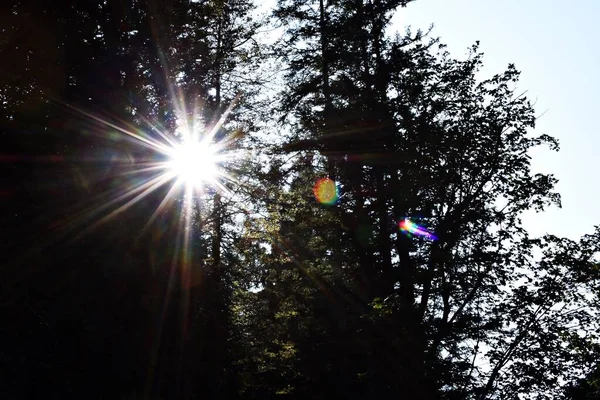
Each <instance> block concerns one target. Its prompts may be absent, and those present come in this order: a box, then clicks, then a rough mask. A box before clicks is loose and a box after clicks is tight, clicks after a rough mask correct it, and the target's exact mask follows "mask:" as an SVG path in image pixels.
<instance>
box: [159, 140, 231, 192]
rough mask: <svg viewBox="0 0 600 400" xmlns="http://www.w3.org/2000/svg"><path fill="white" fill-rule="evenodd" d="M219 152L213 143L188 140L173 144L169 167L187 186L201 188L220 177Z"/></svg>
mask: <svg viewBox="0 0 600 400" xmlns="http://www.w3.org/2000/svg"><path fill="white" fill-rule="evenodd" d="M217 152H218V149H217V148H216V146H215V145H212V144H211V143H208V142H206V141H202V142H200V141H194V140H188V141H186V142H184V143H181V144H177V145H175V146H173V148H172V149H171V151H170V152H169V158H170V161H169V163H168V169H169V170H170V171H171V172H172V173H173V174H174V175H175V176H177V177H178V179H180V180H181V181H182V182H183V183H184V184H185V185H186V186H191V187H193V188H199V187H201V186H202V185H205V184H207V183H209V184H210V183H212V182H214V181H215V180H216V179H217V178H218V175H219V170H218V156H217Z"/></svg>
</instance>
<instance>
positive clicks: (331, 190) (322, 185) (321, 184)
mask: <svg viewBox="0 0 600 400" xmlns="http://www.w3.org/2000/svg"><path fill="white" fill-rule="evenodd" d="M313 193H314V194H315V198H316V199H317V201H318V202H319V203H321V204H327V205H333V204H335V202H336V201H337V200H338V197H339V193H338V188H337V185H336V184H335V182H334V181H333V180H331V179H329V178H321V179H319V180H318V181H317V183H315V186H314V187H313Z"/></svg>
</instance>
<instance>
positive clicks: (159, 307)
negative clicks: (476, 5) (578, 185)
mask: <svg viewBox="0 0 600 400" xmlns="http://www.w3.org/2000/svg"><path fill="white" fill-rule="evenodd" d="M410 3H411V1H405V0H402V1H398V0H359V1H357V0H335V1H328V0H316V1H313V0H279V1H278V2H277V4H276V5H275V6H274V8H273V10H272V12H269V13H264V12H262V11H261V9H260V8H259V7H258V6H259V4H258V3H256V4H254V3H253V2H252V1H250V0H231V1H229V0H218V1H217V0H214V1H209V0H129V1H117V0H106V1H103V2H75V1H61V2H57V3H52V2H38V1H35V0H11V1H6V2H4V3H3V4H2V6H1V9H0V19H1V21H2V23H1V25H0V26H1V27H2V30H1V33H0V58H1V59H2V60H5V61H4V62H3V66H2V67H1V69H0V99H1V101H0V138H1V139H0V140H2V149H3V150H2V151H1V152H0V154H2V155H0V159H1V160H2V161H3V162H2V163H1V164H0V165H1V166H2V170H3V172H4V173H3V174H2V183H3V185H2V187H3V188H4V189H3V191H1V192H0V199H1V201H2V206H3V210H4V213H3V214H4V215H3V216H2V219H1V220H0V221H2V224H3V225H2V226H3V229H2V241H1V243H2V246H3V250H4V251H3V252H2V255H3V267H2V269H0V274H1V280H0V282H2V284H1V285H0V288H1V289H0V316H1V317H2V321H3V324H2V326H1V327H0V338H1V339H2V345H1V346H0V371H1V373H2V376H3V377H5V379H4V381H5V382H3V383H1V384H0V395H3V397H6V398H32V397H39V396H47V395H48V393H52V394H53V395H54V394H55V395H56V396H57V397H58V396H61V397H87V398H93V399H94V398H98V399H103V398H123V399H130V398H135V399H137V398H140V399H142V398H143V399H170V398H176V399H179V398H181V399H192V398H202V397H204V398H240V399H270V398H279V397H281V396H284V397H286V398H294V399H296V398H298V399H304V398H327V397H328V398H331V397H334V398H354V397H357V398H358V397H362V398H374V399H385V398H389V399H392V398H394V399H397V398H407V399H509V398H510V399H512V398H515V399H554V398H573V399H575V398H592V396H594V395H596V396H597V390H596V389H597V382H596V381H597V377H596V376H597V371H598V366H599V365H600V347H599V344H600V337H599V335H600V333H599V332H600V326H599V325H600V315H599V313H600V303H599V301H600V274H599V272H600V269H599V265H600V264H598V263H599V260H598V254H599V252H600V244H599V243H600V228H597V229H596V230H595V231H594V232H591V233H590V234H588V235H585V236H583V237H582V238H581V239H580V240H578V241H575V240H572V239H568V238H562V237H557V236H555V235H551V234H547V235H544V236H542V237H533V236H532V235H530V234H529V233H528V231H527V230H526V228H525V226H524V224H523V222H522V216H523V213H524V212H526V211H530V210H535V211H537V212H543V211H544V210H545V209H547V208H548V207H553V206H560V196H559V194H558V193H557V192H556V191H555V190H554V188H555V185H556V183H557V180H556V178H555V177H554V176H553V175H552V174H542V173H533V172H532V170H531V164H530V154H531V150H532V149H534V148H536V147H539V146H547V147H549V148H550V149H551V150H553V151H558V149H559V145H558V142H557V141H556V139H554V138H552V137H550V136H548V135H544V134H538V133H537V132H536V131H535V125H536V113H535V110H534V107H533V105H532V104H531V102H530V101H529V99H528V98H527V97H526V96H525V94H524V93H521V92H519V91H518V90H517V84H518V82H519V71H518V70H517V68H516V66H515V65H512V64H510V65H508V66H507V68H506V70H505V71H499V72H498V73H497V74H495V75H492V76H488V77H485V76H483V74H482V71H481V67H482V65H483V62H484V58H483V54H482V53H481V52H480V50H479V44H478V43H477V42H475V44H474V45H473V46H472V47H471V48H470V49H468V53H467V55H466V56H465V57H463V58H455V57H453V56H452V55H451V54H450V53H449V52H448V51H447V49H446V47H445V46H444V45H443V42H442V41H441V39H439V38H436V37H434V36H433V32H432V31H428V32H423V31H416V32H415V31H411V30H410V29H408V30H406V31H405V32H403V33H398V32H391V28H390V26H389V25H390V20H391V18H392V16H393V15H394V14H395V13H398V12H402V8H403V7H407V6H410ZM186 135H188V136H186ZM190 135H191V136H193V135H199V136H200V137H201V138H207V139H206V140H208V141H211V143H214V149H216V150H214V152H216V153H218V156H219V157H217V158H216V159H218V161H215V162H214V164H215V165H214V166H207V165H208V164H195V163H192V164H193V165H194V166H195V167H194V168H196V169H198V168H213V167H214V169H215V170H218V171H219V172H218V173H216V174H214V176H213V177H212V178H211V179H205V181H203V183H202V185H199V187H198V188H195V189H194V190H192V188H191V186H190V187H188V186H185V184H183V183H181V179H179V178H178V177H176V176H175V177H174V176H172V175H176V174H175V173H172V171H170V170H168V165H169V164H168V163H166V162H165V159H168V157H169V154H171V153H169V149H170V148H171V147H170V146H178V145H179V144H180V143H183V144H185V140H186V138H188V137H191V136H190ZM165 148H166V149H167V150H166V151H165V150H164V149H165ZM209 156H210V154H208V153H202V154H199V155H197V156H196V157H209ZM215 157H216V155H215ZM191 158H192V159H193V158H194V155H193V154H192V156H191ZM165 165H166V167H165ZM165 168H167V169H166V172H164V173H163V172H162V171H163V170H165ZM156 171H159V173H158V175H157V172H156ZM153 174H154V175H153ZM161 174H162V175H161ZM169 174H171V175H169ZM213 178H214V179H213ZM184 186H185V187H184ZM186 188H187V189H186ZM33 382H35V384H32V383H33ZM585 396H587V397H585Z"/></svg>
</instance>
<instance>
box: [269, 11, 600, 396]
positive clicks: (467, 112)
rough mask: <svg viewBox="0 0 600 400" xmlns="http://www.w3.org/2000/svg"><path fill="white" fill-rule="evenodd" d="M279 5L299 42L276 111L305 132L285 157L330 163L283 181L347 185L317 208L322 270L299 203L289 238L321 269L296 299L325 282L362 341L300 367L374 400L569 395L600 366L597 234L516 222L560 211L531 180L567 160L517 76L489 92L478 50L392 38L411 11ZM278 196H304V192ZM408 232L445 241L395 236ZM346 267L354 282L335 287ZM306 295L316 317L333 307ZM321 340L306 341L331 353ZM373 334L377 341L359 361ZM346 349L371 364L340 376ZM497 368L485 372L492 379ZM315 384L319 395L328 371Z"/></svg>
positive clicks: (546, 184)
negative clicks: (541, 167) (576, 381)
mask: <svg viewBox="0 0 600 400" xmlns="http://www.w3.org/2000/svg"><path fill="white" fill-rule="evenodd" d="M279 4H280V6H279V9H278V11H277V12H276V16H277V17H278V18H279V19H280V20H281V21H282V22H283V23H284V24H286V26H287V27H289V29H288V31H287V36H286V39H285V40H284V42H283V44H282V48H283V50H282V53H283V54H285V55H286V61H287V62H288V66H289V67H288V69H287V75H286V80H287V82H288V86H287V87H286V88H285V90H284V91H283V92H282V99H283V100H282V107H281V110H282V112H283V113H284V115H287V116H288V119H287V120H286V122H287V123H289V124H290V125H291V126H292V127H293V130H294V131H295V132H297V133H298V136H296V138H295V139H293V140H292V141H291V143H289V142H288V144H286V145H285V146H284V147H283V148H284V149H285V150H286V151H301V152H303V153H302V154H306V153H308V154H310V153H314V152H315V151H316V152H318V153H317V154H316V155H315V156H314V159H313V160H314V161H313V162H311V163H310V164H308V165H306V164H304V166H300V165H299V164H294V165H292V167H291V169H289V170H288V171H289V172H288V173H289V174H292V176H298V178H297V179H300V176H302V175H301V174H304V172H297V173H294V168H296V171H301V170H302V169H303V168H308V169H309V170H312V171H314V172H313V173H314V174H316V175H317V176H318V175H319V173H321V174H323V175H329V176H332V177H335V179H336V180H337V184H338V186H339V188H340V190H341V192H342V195H341V197H340V199H339V202H338V203H337V205H336V206H335V207H333V208H330V209H328V210H323V211H322V212H323V213H326V214H327V215H328V216H329V217H328V218H330V219H326V220H327V221H328V222H329V223H331V224H333V223H335V224H336V226H337V228H336V229H335V231H337V232H335V233H334V234H331V235H328V236H327V237H326V238H322V239H321V240H322V241H325V242H326V243H327V244H325V245H324V246H325V249H326V250H325V251H324V254H325V257H324V258H325V259H324V260H322V259H320V258H318V257H316V256H314V254H322V253H319V251H317V248H316V247H315V246H316V245H315V244H313V243H314V242H313V241H311V240H309V238H311V237H314V235H315V232H314V231H312V232H311V228H312V227H315V226H320V222H321V219H322V218H323V216H322V214H321V213H316V212H315V211H314V210H312V211H309V210H311V209H312V208H314V207H315V205H314V204H306V203H305V202H296V203H294V204H295V208H298V209H303V208H304V209H306V211H305V212H303V213H302V215H303V217H302V218H303V219H302V220H301V221H302V223H300V221H299V220H296V221H295V223H294V229H293V230H292V232H290V233H288V234H287V235H285V234H284V233H279V236H280V237H282V238H284V239H285V240H287V242H288V243H290V244H289V245H288V248H290V249H292V250H290V253H291V254H290V256H291V257H293V258H296V259H297V260H298V261H299V263H300V264H301V265H303V266H302V267H299V268H301V269H303V268H304V263H310V264H316V265H315V267H314V268H313V269H311V271H313V274H312V278H311V280H308V279H305V280H301V282H302V283H297V285H308V286H311V285H316V284H315V283H313V282H315V281H318V282H321V280H322V281H324V282H325V283H320V284H319V286H318V287H325V288H326V289H323V290H327V292H328V293H330V294H331V295H332V296H335V298H336V301H338V302H341V303H342V304H344V308H345V310H346V315H345V316H344V317H343V318H342V317H340V314H339V313H335V312H333V311H331V310H330V311H329V312H328V313H327V315H328V317H329V318H330V319H331V320H332V321H337V322H338V323H339V324H345V325H346V326H347V327H350V328H349V331H350V332H351V333H349V332H344V333H343V335H342V334H341V331H339V330H338V331H335V330H333V329H331V330H328V331H327V332H326V333H324V337H325V338H327V339H323V340H325V341H329V343H331V342H334V341H340V340H341V337H343V338H344V341H346V339H348V338H351V339H349V340H348V341H347V342H346V347H342V348H340V349H337V351H336V352H334V353H333V354H332V353H330V352H323V351H322V350H321V349H319V350H317V349H316V346H313V347H307V348H304V349H303V352H304V354H303V353H302V352H300V351H299V352H298V356H297V357H298V358H299V359H302V358H308V359H310V360H311V361H310V365H315V364H320V365H323V366H324V368H326V370H327V371H328V373H331V374H333V373H334V372H333V371H336V372H337V371H346V373H347V374H348V376H346V377H345V381H347V382H356V384H357V388H360V389H359V390H361V389H362V390H363V391H365V392H363V393H365V394H370V395H371V396H377V397H392V396H394V397H397V396H398V393H400V392H402V393H407V396H408V397H419V398H437V397H442V398H464V397H469V398H497V397H501V398H506V397H512V396H516V395H517V394H518V395H520V396H530V397H536V396H537V397H539V398H541V397H543V396H545V395H550V394H558V393H559V392H560V390H561V389H560V385H558V384H557V383H560V382H565V380H569V379H572V378H573V377H574V376H577V374H578V371H579V368H584V369H586V368H590V362H591V356H590V354H591V353H590V352H591V346H592V344H593V343H595V342H596V341H597V337H596V336H595V333H594V332H595V321H597V319H595V316H596V312H597V310H596V309H594V308H593V307H592V304H591V303H590V302H589V300H586V298H585V296H584V293H588V292H589V291H590V290H593V289H594V288H595V287H596V286H595V285H597V280H596V278H595V277H594V275H593V273H592V268H593V258H592V254H593V253H594V252H595V251H596V248H595V247H594V246H595V245H593V244H592V243H593V238H594V237H595V236H594V235H592V236H588V237H585V238H583V239H582V241H581V242H580V243H575V242H568V241H565V240H564V239H558V238H555V237H552V236H547V237H544V238H540V239H532V238H530V237H529V235H528V234H527V232H526V231H525V230H524V229H523V227H522V225H521V221H520V215H521V214H522V213H523V212H524V211H526V210H529V209H532V208H533V209H536V210H540V211H541V210H543V209H544V208H545V207H547V206H549V205H552V204H560V203H559V197H558V195H557V194H556V193H554V192H553V191H552V189H553V186H554V184H555V182H556V181H555V179H554V178H553V177H552V176H551V175H543V174H537V175H532V174H531V172H530V168H529V156H528V152H529V150H530V149H531V148H532V147H535V146H539V145H543V144H548V145H550V147H551V148H553V149H555V150H556V149H557V148H558V145H557V143H556V141H555V140H554V139H553V138H550V137H548V136H546V135H541V136H539V137H534V136H531V133H530V131H531V129H533V128H534V126H535V114H534V111H533V109H532V107H531V104H530V103H529V102H528V100H527V99H526V98H525V97H524V96H522V95H518V94H517V93H516V92H515V89H514V88H515V86H516V83H517V81H518V72H517V71H516V69H515V67H514V66H512V65H510V66H509V67H508V69H507V70H506V71H505V72H504V73H501V74H498V75H495V76H493V77H492V78H489V79H486V80H483V81H481V80H478V79H476V74H477V72H478V70H479V68H480V66H481V63H482V58H481V57H482V56H481V54H480V53H478V50H477V46H474V47H473V48H472V49H471V52H470V54H469V57H468V58H467V59H466V60H464V61H460V60H456V59H452V58H450V56H449V55H448V54H447V53H446V52H444V51H443V46H439V45H437V42H436V41H432V42H429V43H427V42H424V40H423V37H422V36H423V35H422V34H421V33H420V32H419V33H417V34H416V35H411V33H410V32H408V33H407V35H405V36H396V37H395V38H388V37H386V36H385V35H384V27H385V26H386V24H387V22H388V21H389V16H390V13H391V12H392V11H393V10H394V9H395V8H397V7H398V6H400V5H403V4H404V3H402V2H366V3H365V2H361V1H359V2H350V1H348V2H346V1H340V2H331V3H327V4H323V3H318V4H317V3H316V2H314V3H313V2H280V3H279ZM323 21H327V23H328V24H329V25H324V24H323ZM327 27H330V29H331V30H327V29H326V28H327ZM324 43H325V44H324ZM436 48H440V52H436V51H435V49H436ZM324 49H325V50H329V51H328V52H325V53H324V51H323V50H324ZM325 66H326V67H325ZM328 91H330V92H329V93H328ZM325 110H329V111H325ZM330 113H331V114H330ZM333 115H335V118H333V117H331V116H333ZM328 116H329V117H328ZM300 135H302V136H300ZM332 165H335V166H336V167H335V170H332V167H331V166H332ZM284 175H285V174H284ZM292 179H296V178H292ZM287 181H288V182H289V179H288V180H287ZM303 183H304V185H303V186H302V187H300V188H297V189H295V190H297V191H298V194H301V193H302V194H303V197H302V198H303V199H304V200H305V201H308V196H309V195H310V187H311V186H312V185H311V184H309V183H308V182H306V180H305V181H304V182H303ZM283 187H284V188H285V187H287V184H284V185H283ZM282 190H284V192H287V191H289V192H290V193H293V190H294V186H293V184H292V186H289V189H282ZM288 214H294V213H293V212H288ZM311 215H312V216H314V218H312V219H311V220H310V222H308V218H310V216H311ZM406 218H410V219H412V220H414V221H417V222H418V223H419V224H421V225H425V226H426V227H427V228H428V229H430V230H432V231H433V232H435V235H436V236H437V240H435V241H428V240H425V239H422V238H419V237H414V238H409V237H407V236H406V235H404V234H402V233H401V232H399V231H398V229H397V228H395V227H397V224H398V223H399V222H401V221H403V220H404V219H406ZM332 221H335V222H332ZM282 224H283V222H282ZM284 226H285V225H282V229H283V227H284ZM330 229H331V228H330ZM365 233H366V235H365ZM361 235H364V236H366V238H365V237H362V238H361ZM307 244H308V249H307V248H306V246H307ZM568 248H569V249H571V250H569V251H567V250H566V249H568ZM298 249H303V250H302V251H301V252H300V251H299V250H298ZM299 252H300V253H302V252H303V253H304V254H309V256H307V257H301V256H300V255H299V254H298V253H299ZM539 252H542V254H543V255H544V256H543V258H542V259H541V260H536V254H538V253H539ZM559 254H560V255H559ZM317 260H319V261H317ZM276 265H277V263H276ZM273 268H276V267H273ZM336 270H341V271H343V272H342V276H343V278H342V279H339V278H332V276H336V275H335V273H334V271H336ZM298 279H299V278H298ZM274 282H277V286H279V285H280V284H279V283H278V281H277V280H275V281H274ZM339 282H343V286H344V289H345V290H341V292H342V293H344V294H340V290H337V288H338V284H339ZM333 288H336V290H334V289H333ZM357 288H360V289H357ZM294 290H296V291H297V290H298V288H297V287H296V288H295V289H294ZM350 293H352V294H357V295H358V294H360V295H359V296H356V297H358V299H360V300H358V301H357V300H356V298H352V300H350V299H349V297H350V295H349V294H350ZM286 296H293V295H292V294H291V293H287V294H286ZM307 297H308V298H310V299H311V302H312V303H311V304H313V305H314V307H321V309H322V308H323V307H325V306H324V304H327V303H328V302H334V301H333V300H331V299H323V298H321V297H320V296H318V295H314V294H313V296H310V297H309V296H307ZM357 303H358V305H357ZM365 308H370V309H367V310H365ZM357 309H358V310H360V311H359V312H358V313H355V314H354V316H352V317H351V316H349V315H352V314H351V311H355V310H357ZM356 314H358V315H356ZM313 315H315V316H316V314H313ZM304 320H306V317H305V318H304ZM365 321H368V323H366V322H365ZM577 321H580V322H579V323H577ZM574 323H575V325H572V324H574ZM319 326H320V327H324V326H326V325H325V324H323V323H321V324H320V325H319ZM584 331H585V335H583V332H584ZM309 332H310V330H307V331H305V334H306V335H307V337H306V338H305V339H303V342H310V343H314V342H315V341H317V342H319V341H320V340H321V339H317V338H320V337H321V336H320V335H319V334H316V333H315V334H312V333H309ZM365 332H368V333H369V334H368V335H367V336H368V337H369V339H368V342H367V343H368V344H366V345H364V346H360V345H359V343H361V342H363V343H364V341H365V338H364V337H363V336H362V335H365ZM582 335H583V336H582ZM379 338H380V339H379ZM296 345H297V346H299V344H298V343H296ZM358 349H360V350H358ZM332 351H333V350H332ZM351 352H353V353H358V354H359V355H356V356H355V357H353V358H354V359H353V360H352V361H350V363H345V362H344V363H343V364H344V365H345V368H344V369H338V368H336V367H334V366H333V364H332V363H331V360H334V359H336V358H337V359H338V360H339V359H340V358H341V357H344V355H347V354H350V353H351ZM311 357H314V358H311ZM316 360H321V361H316ZM534 360H535V361H534ZM486 362H488V363H489V365H491V367H489V368H488V369H486V368H482V367H481V366H480V365H481V364H485V363H486ZM480 363H481V364H480ZM561 363H562V364H561ZM559 365H562V366H563V367H562V369H560V368H558V366H559ZM542 366H543V367H542ZM541 371H543V373H540V372H541ZM303 372H304V373H305V374H307V375H308V376H313V379H315V380H317V379H318V377H319V376H325V375H324V374H326V373H327V372H325V373H324V372H323V371H321V370H319V371H318V372H316V373H315V374H314V375H312V374H311V373H310V372H309V371H307V369H305V370H303ZM340 380H341V379H340ZM313 384H314V385H315V386H314V387H315V388H319V389H315V390H317V391H320V389H321V387H320V386H317V384H316V383H314V382H313ZM353 390H354V389H353ZM354 393H357V391H356V390H354Z"/></svg>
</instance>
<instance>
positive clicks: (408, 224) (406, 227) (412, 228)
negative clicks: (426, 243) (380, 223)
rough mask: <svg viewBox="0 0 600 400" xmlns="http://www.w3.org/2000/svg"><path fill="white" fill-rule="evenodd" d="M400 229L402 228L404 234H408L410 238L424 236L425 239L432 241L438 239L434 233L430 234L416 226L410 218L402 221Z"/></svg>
mask: <svg viewBox="0 0 600 400" xmlns="http://www.w3.org/2000/svg"><path fill="white" fill-rule="evenodd" d="M399 227H400V231H401V232H404V233H405V234H407V235H409V236H410V235H416V236H423V237H425V238H427V239H431V240H436V239H437V237H435V236H434V235H433V234H432V233H430V232H428V231H427V230H426V229H425V228H423V227H421V226H419V225H417V224H415V223H414V222H412V221H411V220H409V219H408V218H407V219H403V220H402V221H400V224H399Z"/></svg>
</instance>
